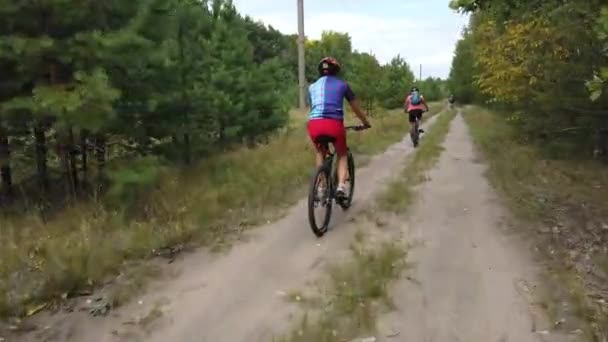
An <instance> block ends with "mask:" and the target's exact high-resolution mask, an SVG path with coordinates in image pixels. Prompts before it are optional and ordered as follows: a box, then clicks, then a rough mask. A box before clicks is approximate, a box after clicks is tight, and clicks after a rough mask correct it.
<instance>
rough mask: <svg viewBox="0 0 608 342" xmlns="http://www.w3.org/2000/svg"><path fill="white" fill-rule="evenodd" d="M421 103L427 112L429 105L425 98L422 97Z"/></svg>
mask: <svg viewBox="0 0 608 342" xmlns="http://www.w3.org/2000/svg"><path fill="white" fill-rule="evenodd" d="M422 104H423V105H424V107H426V111H427V112H428V111H429V105H428V103H426V99H425V98H422Z"/></svg>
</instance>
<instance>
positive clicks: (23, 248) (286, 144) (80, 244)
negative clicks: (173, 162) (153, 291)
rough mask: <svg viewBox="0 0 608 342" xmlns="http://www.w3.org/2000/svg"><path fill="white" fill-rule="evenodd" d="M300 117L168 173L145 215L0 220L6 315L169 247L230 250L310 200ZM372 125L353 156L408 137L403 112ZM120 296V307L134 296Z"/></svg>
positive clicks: (73, 212)
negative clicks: (259, 138)
mask: <svg viewBox="0 0 608 342" xmlns="http://www.w3.org/2000/svg"><path fill="white" fill-rule="evenodd" d="M301 114H302V113H300V116H301ZM300 116H298V114H297V112H294V113H293V114H292V118H294V120H293V121H294V122H293V123H292V124H290V125H289V127H288V128H286V129H285V130H284V131H283V132H281V134H278V135H277V136H275V137H274V138H273V139H271V141H270V143H269V144H267V145H263V146H259V147H256V148H255V149H246V148H243V149H239V150H236V151H232V152H229V153H226V154H224V155H221V156H217V157H213V158H210V159H207V160H205V161H203V162H202V163H201V164H199V165H197V166H195V167H192V168H190V169H187V170H169V171H165V173H164V174H163V176H162V177H161V181H160V183H159V184H158V186H157V187H156V188H155V189H154V190H153V191H151V192H149V193H147V194H146V196H145V198H144V200H142V201H141V203H140V207H141V215H140V216H139V217H140V218H139V219H136V220H133V219H129V220H127V219H126V218H125V215H123V213H122V212H121V211H120V210H115V211H111V210H107V209H104V208H103V207H100V206H98V205H95V204H91V203H89V204H82V205H79V206H77V207H73V208H69V209H66V210H65V211H64V212H62V213H60V214H59V215H56V217H55V218H54V219H52V220H51V221H49V222H46V223H43V222H41V221H40V220H39V218H38V217H37V216H35V215H30V216H24V217H18V218H0V245H1V246H2V247H3V248H1V249H0V316H13V315H16V316H21V315H23V314H24V313H26V311H27V308H29V307H35V306H38V305H39V304H40V303H46V302H48V301H49V300H58V299H61V298H65V297H70V296H74V295H78V293H79V292H80V291H81V290H82V289H84V288H86V289H90V288H96V287H98V286H99V285H100V284H102V283H106V282H107V281H108V280H109V279H113V278H115V277H116V276H118V275H119V274H122V273H125V267H128V266H125V261H129V260H144V259H146V258H150V257H153V256H154V255H156V254H157V252H159V251H161V250H163V249H164V248H168V247H172V246H183V245H184V244H186V245H188V244H190V245H200V244H204V245H211V246H214V247H218V246H220V247H221V246H224V245H229V244H230V242H231V240H232V239H233V238H234V237H235V236H238V233H239V232H241V231H242V230H244V229H246V228H247V227H250V226H254V225H257V224H260V223H262V222H266V221H268V220H272V219H274V218H276V217H277V215H281V214H282V213H284V212H285V209H286V208H288V207H290V206H291V205H292V204H293V203H295V201H297V200H298V199H299V198H300V197H301V196H302V195H303V194H304V191H305V186H304V185H305V184H306V183H307V182H308V178H309V173H310V171H311V170H312V166H313V158H314V157H313V152H312V148H311V145H310V143H309V141H308V138H307V135H306V133H305V129H304V126H303V125H304V122H305V120H302V118H301V117H300ZM372 120H373V121H372V122H373V124H374V127H373V128H372V129H371V130H369V131H366V132H362V133H361V134H356V137H353V138H352V139H351V141H350V144H351V146H352V148H353V150H355V151H359V152H360V153H376V152H381V151H383V150H384V149H385V148H386V147H388V146H389V145H390V144H392V143H394V142H396V141H398V140H400V139H401V137H402V136H403V135H404V132H405V129H404V127H406V126H405V125H406V120H405V119H404V117H403V116H402V115H398V114H396V113H394V112H391V113H387V112H384V113H382V114H381V115H378V116H377V117H374V118H373V119H372ZM353 136H354V135H353ZM116 207H120V206H116ZM135 278H137V275H135ZM132 283H133V284H134V288H140V287H141V286H143V285H142V284H139V282H138V281H137V279H134V280H133V281H132ZM125 293H127V294H128V293H129V291H126V292H125ZM117 296H118V297H119V298H116V299H115V301H116V302H117V303H121V302H124V301H125V300H127V298H125V297H128V296H127V295H126V294H124V293H123V292H121V294H117Z"/></svg>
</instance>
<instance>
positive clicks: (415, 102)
mask: <svg viewBox="0 0 608 342" xmlns="http://www.w3.org/2000/svg"><path fill="white" fill-rule="evenodd" d="M405 110H406V111H407V113H408V114H409V121H410V135H411V137H412V140H413V141H414V146H417V145H418V141H417V140H415V139H414V137H415V136H417V135H416V129H418V122H419V121H420V120H422V114H423V113H424V112H428V111H429V105H428V104H427V103H426V100H425V99H424V96H422V94H421V93H420V89H418V88H417V87H412V89H411V91H410V94H409V95H408V96H407V98H406V99H405ZM419 132H421V133H424V131H423V130H419Z"/></svg>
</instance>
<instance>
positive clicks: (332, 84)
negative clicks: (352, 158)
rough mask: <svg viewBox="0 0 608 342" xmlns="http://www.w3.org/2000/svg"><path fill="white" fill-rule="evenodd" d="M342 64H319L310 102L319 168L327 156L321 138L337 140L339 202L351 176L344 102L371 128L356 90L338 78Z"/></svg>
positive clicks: (330, 60) (310, 129)
mask: <svg viewBox="0 0 608 342" xmlns="http://www.w3.org/2000/svg"><path fill="white" fill-rule="evenodd" d="M340 69H341V66H340V63H338V61H337V60H336V59H335V58H332V57H325V58H323V59H322V60H321V61H320V62H319V66H318V70H319V75H320V77H319V79H318V80H317V81H316V82H315V83H313V84H311V85H310V87H309V88H308V91H309V101H310V107H311V110H310V114H309V121H308V135H309V136H310V139H311V140H312V142H313V144H314V145H315V147H316V150H317V160H316V162H317V167H319V166H321V165H322V164H323V159H324V157H325V152H326V151H322V150H321V146H320V145H319V144H317V143H316V141H317V138H318V137H320V136H329V137H332V138H334V139H335V142H334V147H335V149H336V154H337V156H338V183H339V184H338V189H337V190H336V198H338V199H345V198H347V197H348V194H347V191H348V190H347V189H346V176H347V173H348V163H347V158H346V154H347V145H346V130H345V129H344V108H343V107H344V99H346V100H347V101H348V102H349V103H350V106H351V108H352V110H353V112H355V114H356V115H357V117H358V118H359V120H361V123H362V124H363V126H364V127H365V128H369V127H370V124H369V121H368V119H367V116H366V115H365V114H364V113H363V111H362V110H361V107H360V105H359V101H358V100H357V98H356V97H355V93H353V91H352V89H351V88H350V86H349V85H348V83H346V82H345V81H343V80H341V79H340V78H338V77H337V75H338V73H339V72H340Z"/></svg>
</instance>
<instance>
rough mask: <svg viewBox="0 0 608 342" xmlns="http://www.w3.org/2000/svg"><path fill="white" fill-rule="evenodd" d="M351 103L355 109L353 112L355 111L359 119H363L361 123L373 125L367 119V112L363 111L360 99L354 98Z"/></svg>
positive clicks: (368, 125)
mask: <svg viewBox="0 0 608 342" xmlns="http://www.w3.org/2000/svg"><path fill="white" fill-rule="evenodd" d="M349 103H350V108H351V109H352V110H353V112H355V115H357V117H358V118H359V120H361V123H362V124H363V125H365V126H367V127H371V125H370V124H369V120H368V119H367V115H365V113H363V111H362V110H361V106H360V105H359V100H358V99H353V100H352V101H350V102H349Z"/></svg>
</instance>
